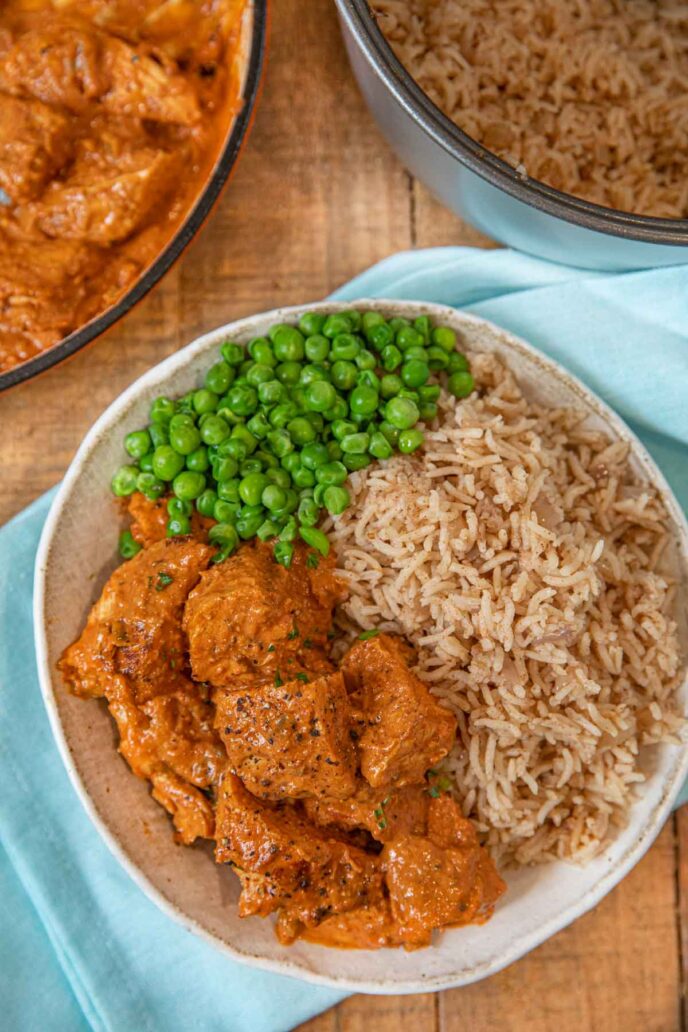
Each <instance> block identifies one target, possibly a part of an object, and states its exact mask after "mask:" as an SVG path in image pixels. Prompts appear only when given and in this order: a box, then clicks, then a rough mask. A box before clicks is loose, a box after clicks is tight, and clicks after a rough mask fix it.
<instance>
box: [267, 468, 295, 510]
mask: <svg viewBox="0 0 688 1032" xmlns="http://www.w3.org/2000/svg"><path fill="white" fill-rule="evenodd" d="M265 475H266V477H267V478H268V481H269V482H270V483H271V484H276V485H277V487H281V488H283V489H284V490H285V491H286V489H287V488H288V487H291V476H290V474H289V473H287V471H286V469H280V468H279V467H276V468H275V469H269V470H267V472H266V474H265ZM263 504H264V503H263Z"/></svg>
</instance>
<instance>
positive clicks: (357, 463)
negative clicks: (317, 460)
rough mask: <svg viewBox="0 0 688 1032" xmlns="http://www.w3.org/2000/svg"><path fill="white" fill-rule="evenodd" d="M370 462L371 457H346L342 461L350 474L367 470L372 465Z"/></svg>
mask: <svg viewBox="0 0 688 1032" xmlns="http://www.w3.org/2000/svg"><path fill="white" fill-rule="evenodd" d="M370 461H371V459H370V455H345V456H344V457H343V459H342V462H343V463H344V465H345V466H346V468H347V469H348V470H349V472H350V473H355V471H356V470H357V469H365V467H366V466H369V465H370Z"/></svg>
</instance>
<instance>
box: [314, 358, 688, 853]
mask: <svg viewBox="0 0 688 1032" xmlns="http://www.w3.org/2000/svg"><path fill="white" fill-rule="evenodd" d="M472 370H473V372H474V375H475V377H476V383H477V385H478V391H477V392H476V393H474V394H473V395H472V396H471V398H470V399H468V400H466V401H462V402H455V401H454V400H453V399H450V398H448V397H447V395H443V401H442V402H441V406H440V408H441V412H440V420H439V427H438V428H437V429H434V430H429V431H428V432H427V434H426V444H425V446H424V448H423V450H422V452H421V453H420V454H419V455H417V456H414V457H412V458H407V457H396V458H393V459H391V460H390V461H388V462H385V463H380V464H374V465H372V466H370V467H368V469H366V470H363V471H361V472H358V473H355V474H353V475H352V477H351V482H352V494H353V505H352V506H351V508H350V509H349V510H347V512H345V513H344V514H343V515H342V516H339V517H337V518H335V519H333V520H331V521H330V523H329V525H328V526H326V528H325V529H327V530H328V532H329V533H330V535H331V537H332V540H333V544H334V545H335V547H336V549H337V552H338V555H339V563H340V567H341V572H342V574H343V576H344V577H345V578H346V580H347V581H348V583H349V585H350V588H351V596H350V599H349V600H348V601H347V602H346V603H345V604H344V605H343V606H342V607H341V613H340V617H339V620H340V629H341V631H342V632H343V640H347V639H350V638H351V637H353V636H354V635H355V634H356V633H358V632H359V631H360V630H361V628H364V629H369V628H373V627H379V628H381V629H384V630H389V631H392V632H395V633H400V634H403V635H406V637H407V638H408V639H409V640H410V641H411V642H412V643H413V644H414V646H415V647H416V648H417V650H418V664H417V668H416V669H417V673H418V674H419V676H420V677H422V678H423V680H425V681H426V682H427V683H428V684H429V686H430V687H431V689H432V690H433V691H434V692H435V693H436V694H437V695H438V696H439V697H440V698H441V699H443V700H444V701H445V702H446V703H447V704H448V705H449V706H450V707H451V708H452V710H454V712H455V713H456V714H457V716H458V718H459V739H458V741H457V745H456V747H455V749H454V751H453V753H452V755H451V756H450V757H449V759H448V761H447V762H446V763H445V764H444V767H443V769H445V770H446V771H447V772H449V773H451V775H452V777H453V778H455V783H456V789H457V793H458V795H459V797H460V798H461V799H462V801H463V808H464V812H465V813H466V814H467V815H469V816H470V817H471V818H472V819H473V820H474V822H475V824H476V826H477V828H478V829H479V831H480V832H481V833H482V835H483V837H484V839H485V841H486V842H487V844H488V845H489V847H490V849H491V851H492V853H493V855H494V856H495V857H496V858H497V859H498V860H500V861H502V862H513V861H515V862H518V863H530V862H537V861H544V860H548V859H554V858H565V859H575V860H579V861H580V860H585V859H587V858H588V857H590V856H592V855H593V854H594V853H595V852H597V851H598V850H599V848H600V847H601V846H602V845H603V844H604V843H605V841H606V840H607V839H608V837H609V835H610V834H611V832H612V830H613V828H614V826H615V825H618V824H620V823H622V822H623V821H624V818H625V815H626V813H627V810H628V807H629V805H630V804H631V802H632V797H633V789H634V786H635V785H636V784H637V783H638V782H640V781H642V780H643V778H644V775H643V772H642V769H641V763H640V757H639V751H640V749H641V747H642V746H645V745H649V744H652V743H656V742H659V741H665V740H670V741H677V740H678V736H679V735H680V733H681V729H682V727H683V720H682V717H681V716H680V714H679V711H678V706H677V700H676V697H675V689H676V686H677V683H678V675H679V649H678V642H677V633H676V626H675V623H674V621H673V619H672V618H671V615H670V611H671V608H672V600H673V594H674V590H675V587H674V585H673V584H671V583H670V582H669V581H668V580H667V578H666V577H665V576H663V575H662V573H661V572H659V569H660V567H661V563H660V559H661V555H662V551H663V549H664V547H665V545H666V542H667V531H666V526H665V524H666V518H667V517H666V512H665V510H664V508H663V505H662V503H661V501H660V499H659V498H658V497H657V495H656V492H655V491H654V490H653V489H652V488H650V487H648V486H644V485H641V484H638V483H637V481H636V480H635V478H634V476H633V475H632V472H631V470H630V468H629V465H628V462H627V446H626V445H625V444H624V442H620V441H616V442H610V441H609V439H608V438H606V437H605V436H604V435H603V434H601V433H599V432H597V431H591V430H590V429H588V428H586V425H585V423H584V421H583V416H582V413H580V412H575V411H573V410H571V409H548V408H544V407H541V406H539V405H536V404H533V403H530V402H528V401H527V400H526V399H525V397H524V396H523V394H522V392H521V390H520V388H519V386H518V384H517V382H516V380H515V378H514V377H513V375H512V374H511V373H510V372H509V370H508V369H507V368H506V367H505V366H504V365H503V364H502V363H501V361H500V360H499V359H498V358H497V357H496V356H493V355H486V354H476V355H474V356H473V357H472Z"/></svg>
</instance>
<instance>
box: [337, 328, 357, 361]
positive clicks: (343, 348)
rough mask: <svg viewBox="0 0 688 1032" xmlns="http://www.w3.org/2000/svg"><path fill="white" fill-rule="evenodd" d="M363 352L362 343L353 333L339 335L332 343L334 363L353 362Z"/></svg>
mask: <svg viewBox="0 0 688 1032" xmlns="http://www.w3.org/2000/svg"><path fill="white" fill-rule="evenodd" d="M360 350H361V341H360V339H359V338H358V337H356V336H355V335H354V334H353V333H338V334H337V336H336V337H335V338H334V340H333V341H332V348H331V350H330V359H331V361H332V362H340V361H346V362H351V361H352V360H353V359H354V358H356V355H358V353H359V352H360Z"/></svg>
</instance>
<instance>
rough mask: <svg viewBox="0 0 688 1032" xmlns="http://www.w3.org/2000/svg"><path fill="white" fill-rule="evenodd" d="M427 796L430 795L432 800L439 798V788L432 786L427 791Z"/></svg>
mask: <svg viewBox="0 0 688 1032" xmlns="http://www.w3.org/2000/svg"><path fill="white" fill-rule="evenodd" d="M428 794H429V795H431V796H432V798H433V799H438V798H439V796H440V789H439V787H438V786H437V785H433V786H432V788H429V789H428Z"/></svg>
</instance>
